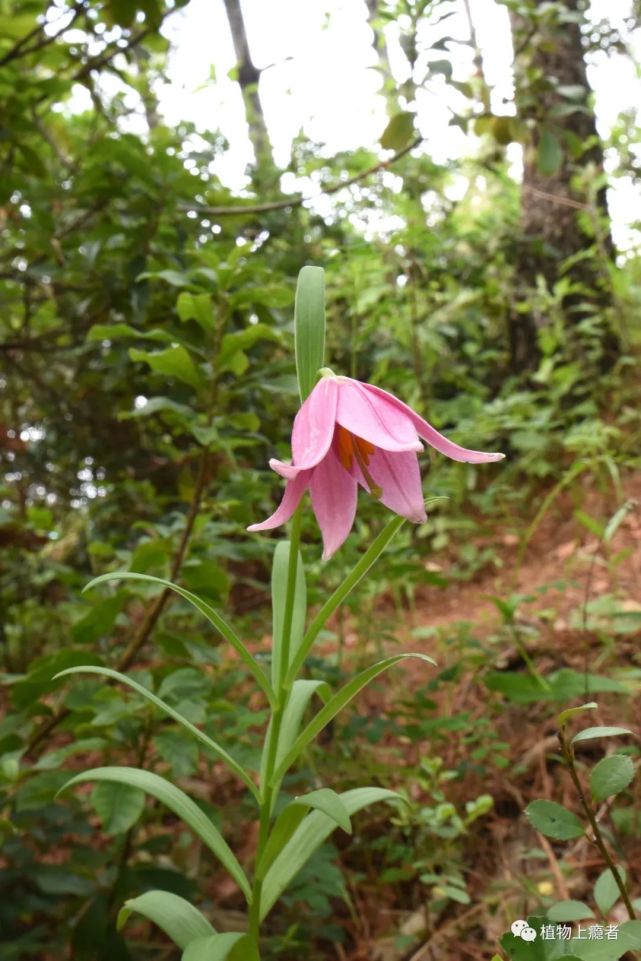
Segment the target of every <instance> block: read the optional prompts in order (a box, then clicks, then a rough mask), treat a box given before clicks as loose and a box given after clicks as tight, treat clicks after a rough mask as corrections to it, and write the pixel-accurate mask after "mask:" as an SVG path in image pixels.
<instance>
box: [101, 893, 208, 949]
mask: <svg viewBox="0 0 641 961" xmlns="http://www.w3.org/2000/svg"><path fill="white" fill-rule="evenodd" d="M133 913H136V914H142V916H143V917H144V918H147V920H148V921H153V923H154V924H156V925H157V926H158V927H159V928H160V930H161V931H164V932H165V934H166V935H167V936H168V937H169V938H171V940H172V941H173V942H174V943H175V944H177V945H178V947H179V948H182V949H183V950H184V949H185V948H186V947H187V945H188V944H189V943H190V942H191V941H194V940H195V939H196V938H204V937H211V935H214V934H216V929H215V928H214V927H213V926H212V925H211V924H210V923H209V921H208V920H207V918H206V917H205V916H204V915H202V914H201V913H200V911H199V910H198V908H195V907H194V906H193V904H190V903H189V901H186V900H185V899H184V898H181V897H179V895H177V894H172V892H171V891H146V892H145V893H144V894H141V895H139V897H137V898H130V899H129V900H128V901H125V903H124V905H123V907H122V908H121V909H120V912H119V913H118V930H119V931H120V930H121V928H122V927H124V925H125V924H126V923H127V919H128V918H129V916H130V915H131V914H133Z"/></svg>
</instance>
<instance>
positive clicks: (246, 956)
mask: <svg viewBox="0 0 641 961" xmlns="http://www.w3.org/2000/svg"><path fill="white" fill-rule="evenodd" d="M181 961H260V959H259V957H258V949H257V947H256V944H255V942H254V941H252V939H251V938H250V937H249V935H248V934H241V933H240V932H238V931H228V932H226V933H225V934H215V935H214V936H213V937H209V938H198V939H197V940H196V941H192V942H191V944H189V945H188V946H187V948H186V950H185V951H184V952H183V954H182V958H181Z"/></svg>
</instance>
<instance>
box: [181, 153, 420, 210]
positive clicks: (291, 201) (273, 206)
mask: <svg viewBox="0 0 641 961" xmlns="http://www.w3.org/2000/svg"><path fill="white" fill-rule="evenodd" d="M422 142H423V137H416V138H415V139H414V140H413V141H412V142H411V143H410V144H407V146H406V147H403V149H402V150H398V151H397V152H396V153H395V154H394V155H393V156H392V157H389V158H388V159H387V160H380V161H379V162H378V163H376V164H374V165H373V166H372V167H368V168H367V170H362V171H361V172H360V173H358V174H354V176H353V177H348V179H347V180H340V181H337V182H336V183H333V184H330V185H329V187H324V188H323V189H322V190H321V194H325V195H327V194H335V193H338V191H339V190H342V189H343V188H344V187H351V186H353V184H356V183H359V182H360V181H361V180H365V179H366V178H367V177H371V175H372V174H375V173H378V171H379V170H386V169H387V168H388V167H391V166H392V164H394V163H396V161H397V160H400V159H401V157H404V156H405V154H407V153H409V152H410V151H411V150H414V148H415V147H418V146H419V144H421V143H422ZM315 198H316V195H312V196H308V195H304V194H292V195H291V196H290V197H288V198H287V199H286V200H271V201H268V202H266V203H262V204H247V206H245V207H209V206H206V205H193V206H192V205H191V204H190V205H189V206H184V207H182V208H181V209H183V210H195V211H196V212H197V213H201V214H212V215H213V216H215V217H232V216H242V215H243V214H264V213H268V212H269V211H270V210H284V209H286V208H287V207H300V206H301V205H302V204H304V203H308V202H309V201H312V200H314V199H315Z"/></svg>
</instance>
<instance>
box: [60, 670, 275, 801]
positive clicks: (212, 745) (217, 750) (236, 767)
mask: <svg viewBox="0 0 641 961" xmlns="http://www.w3.org/2000/svg"><path fill="white" fill-rule="evenodd" d="M69 674H102V675H103V676H104V677H110V678H112V679H113V680H114V681H120V682H121V683H122V684H126V685H127V686H128V687H130V688H132V690H134V691H136V692H137V693H138V694H141V695H142V697H144V698H146V699H147V700H148V701H150V702H151V703H152V704H154V705H155V706H156V707H157V708H159V709H160V710H161V711H163V712H164V713H165V714H167V715H168V716H169V717H171V718H172V719H173V720H174V721H176V723H177V724H180V725H181V726H182V727H184V728H185V730H186V731H189V733H190V734H191V735H192V736H193V737H195V738H196V740H198V741H200V743H201V744H203V745H204V746H205V747H206V748H208V749H209V750H210V751H211V752H212V753H213V754H215V755H216V757H218V758H220V760H221V761H224V762H225V764H226V765H227V767H228V768H229V769H230V770H231V771H233V772H234V774H236V775H237V776H238V777H239V778H240V779H241V781H242V782H243V784H244V785H245V786H246V787H247V788H249V790H250V791H251V793H252V794H253V796H254V797H255V798H258V790H257V788H256V785H255V784H254V782H253V781H252V779H251V778H250V776H249V774H247V772H246V771H244V770H243V768H242V767H241V766H240V764H239V763H238V761H235V760H234V758H233V757H232V756H231V754H228V753H227V751H226V750H225V749H224V748H223V747H221V746H220V744H218V743H217V742H216V741H214V740H213V739H212V738H210V737H208V735H207V734H205V732H204V731H201V730H199V728H197V727H196V726H195V725H194V724H192V723H191V721H188V720H187V718H186V717H183V715H182V714H180V713H179V712H178V711H175V710H174V709H173V707H170V706H169V704H167V703H166V702H165V701H163V700H162V699H161V698H159V697H157V696H156V695H155V694H152V692H151V691H148V690H147V688H146V687H143V686H142V684H138V682H137V681H134V680H133V678H131V677H128V676H127V675H126V674H121V673H120V672H119V671H112V670H111V668H108V667H93V666H91V665H88V666H86V667H85V666H82V667H70V668H68V669H67V670H66V671H60V673H59V674H56V676H55V677H54V680H55V679H56V678H57V677H65V676H67V675H69Z"/></svg>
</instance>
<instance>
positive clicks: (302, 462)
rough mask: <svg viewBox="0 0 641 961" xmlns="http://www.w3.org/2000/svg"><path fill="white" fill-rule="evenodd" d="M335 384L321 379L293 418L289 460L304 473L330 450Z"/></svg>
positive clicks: (327, 379)
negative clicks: (290, 458)
mask: <svg viewBox="0 0 641 961" xmlns="http://www.w3.org/2000/svg"><path fill="white" fill-rule="evenodd" d="M337 399H338V384H337V381H336V378H335V377H321V379H320V380H319V381H318V383H317V384H316V386H315V387H314V389H313V391H312V392H311V394H310V395H309V397H308V398H307V400H306V401H305V402H304V403H303V406H302V407H301V409H300V410H299V411H298V413H297V414H296V417H295V418H294V428H293V430H292V455H293V457H292V460H293V462H294V464H295V465H296V467H298V468H302V469H303V470H307V469H309V468H310V467H315V466H316V464H320V462H321V461H322V459H323V458H324V456H325V454H326V453H327V451H328V450H329V446H330V444H331V443H332V437H333V436H334V425H335V423H336V404H337Z"/></svg>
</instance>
